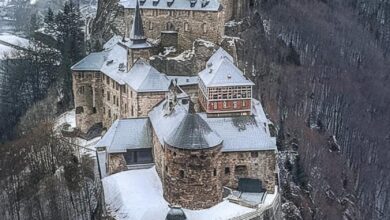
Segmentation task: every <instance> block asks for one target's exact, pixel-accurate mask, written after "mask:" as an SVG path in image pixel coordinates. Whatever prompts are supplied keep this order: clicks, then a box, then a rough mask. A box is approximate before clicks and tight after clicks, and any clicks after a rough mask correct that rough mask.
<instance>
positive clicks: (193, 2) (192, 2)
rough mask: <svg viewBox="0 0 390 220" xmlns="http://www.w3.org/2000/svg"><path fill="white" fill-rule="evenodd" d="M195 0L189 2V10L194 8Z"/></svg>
mask: <svg viewBox="0 0 390 220" xmlns="http://www.w3.org/2000/svg"><path fill="white" fill-rule="evenodd" d="M196 2H197V0H190V6H191V8H193V7H195V5H196Z"/></svg>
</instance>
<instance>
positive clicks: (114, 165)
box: [108, 154, 127, 174]
mask: <svg viewBox="0 0 390 220" xmlns="http://www.w3.org/2000/svg"><path fill="white" fill-rule="evenodd" d="M108 169H109V170H108V173H109V174H114V173H119V172H122V171H125V170H127V166H126V160H125V157H124V156H123V154H110V155H109V159H108Z"/></svg>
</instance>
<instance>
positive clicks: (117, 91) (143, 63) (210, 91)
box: [72, 0, 277, 209]
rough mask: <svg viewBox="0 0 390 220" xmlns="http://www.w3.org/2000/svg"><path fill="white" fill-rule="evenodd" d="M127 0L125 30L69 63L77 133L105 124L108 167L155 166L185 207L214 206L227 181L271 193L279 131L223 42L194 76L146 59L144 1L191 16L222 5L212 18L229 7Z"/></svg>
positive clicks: (171, 197) (171, 196) (167, 192)
mask: <svg viewBox="0 0 390 220" xmlns="http://www.w3.org/2000/svg"><path fill="white" fill-rule="evenodd" d="M223 2H224V1H223ZM226 2H228V1H226ZM132 3H134V5H132ZM122 4H125V2H122ZM126 5H127V6H128V7H129V8H132V7H133V6H134V13H133V22H132V24H131V25H130V24H129V26H130V27H131V29H130V30H128V32H129V33H128V37H126V38H122V37H113V38H112V39H111V40H109V41H108V42H107V43H106V44H105V45H104V50H103V51H101V52H96V53H91V54H89V55H88V56H87V57H85V58H84V59H83V60H81V61H80V62H78V63H77V64H75V65H74V66H73V67H72V71H73V92H74V97H75V100H74V101H75V106H76V125H77V127H78V128H79V129H80V131H81V132H87V131H88V130H89V129H90V128H91V127H93V126H95V125H100V126H102V127H103V128H106V129H107V131H106V132H105V134H104V136H103V137H102V139H101V140H100V141H99V142H98V143H97V145H96V147H97V149H98V151H99V152H100V153H102V154H103V155H104V156H103V157H101V158H99V160H100V161H99V162H100V164H102V165H101V166H100V169H102V170H103V172H104V173H107V174H108V175H109V174H113V173H117V172H121V171H124V170H128V169H142V168H146V167H152V166H155V169H156V171H157V173H158V175H159V177H160V179H161V182H162V184H163V189H164V198H165V199H166V201H168V202H169V203H171V204H174V205H180V206H182V207H184V208H188V209H203V208H208V207H211V206H214V205H216V204H217V203H219V202H221V201H222V197H223V189H224V187H228V188H232V189H238V190H244V188H245V187H243V186H244V185H245V183H248V182H251V183H256V184H257V185H256V184H255V189H254V192H268V193H274V190H275V186H276V184H277V172H276V170H277V169H276V166H277V165H276V153H277V149H276V138H275V137H273V135H271V132H270V129H269V125H270V124H271V122H270V121H269V120H268V119H267V118H266V116H265V114H264V112H263V108H262V106H261V104H260V102H259V101H257V100H256V99H254V98H253V97H252V87H253V85H254V84H253V82H252V81H251V80H249V79H248V78H246V77H245V76H244V74H243V72H242V71H241V70H240V69H239V68H238V67H236V65H235V61H234V59H233V57H232V56H231V55H230V54H228V53H227V52H226V51H225V50H224V49H222V48H220V49H218V50H217V51H215V53H214V54H213V55H212V56H211V57H210V59H209V60H208V62H207V64H206V65H205V67H204V70H203V71H201V72H200V73H199V74H198V76H192V77H186V76H171V75H167V74H164V73H160V72H159V71H158V70H156V69H155V68H153V67H152V66H151V65H150V64H149V63H148V58H149V57H150V56H151V55H152V54H153V53H155V47H156V45H155V44H152V43H150V42H149V41H148V40H147V38H146V34H147V33H148V32H147V31H146V32H145V31H144V24H145V22H143V21H142V12H141V9H140V8H143V9H144V10H143V14H144V16H145V15H146V14H147V13H149V12H150V13H157V14H159V13H162V11H164V10H165V9H166V8H169V7H170V8H175V9H177V11H176V13H177V14H178V15H177V16H179V15H180V12H181V9H183V10H184V8H186V9H187V10H188V11H189V14H194V15H197V13H203V11H206V12H205V13H216V14H215V16H216V17H213V16H214V15H211V14H210V16H209V15H207V16H209V18H210V21H217V23H216V25H218V22H224V21H225V17H222V18H221V17H220V16H222V15H224V16H227V14H228V12H227V9H225V10H223V9H222V8H221V7H222V6H221V5H220V4H219V1H217V0H209V1H208V0H205V1H196V0H191V1H180V0H176V1H175V0H165V1H164V0H160V1H159V0H153V1H152V0H140V1H139V3H138V1H137V2H135V1H130V0H127V4H126ZM159 5H160V6H159ZM152 7H161V8H158V9H150V8H152ZM191 8H194V10H191ZM156 10H157V12H155V11H156ZM169 11H171V10H167V12H168V13H169ZM184 11H185V10H184ZM199 11H202V12H199ZM186 13H187V12H186ZM230 13H231V12H230ZM195 17H196V16H195ZM147 18H148V17H147ZM149 18H150V19H152V16H150V17H149ZM227 18H228V17H226V19H227ZM153 19H154V18H153ZM155 19H157V17H156V18H155ZM213 19H215V20H213ZM183 21H184V24H185V22H186V20H181V19H173V18H172V22H178V23H180V22H183ZM187 21H188V23H189V24H194V25H196V24H197V21H196V19H195V20H194V22H192V20H191V19H190V20H187ZM148 22H150V21H148V20H147V21H146V23H148ZM152 26H153V27H154V24H153V25H152ZM146 27H148V26H146ZM156 28H157V27H156ZM210 28H211V27H210ZM149 29H150V28H149ZM215 29H216V30H217V31H218V27H215ZM184 30H185V28H184ZM159 31H160V30H159ZM145 33H146V34H145ZM179 33H180V32H179ZM206 33H208V31H205V33H204V34H205V35H206ZM184 35H186V34H184ZM212 35H213V34H211V37H212V38H213V36H212ZM188 36H191V34H189V35H188ZM215 36H216V37H221V35H219V34H216V35H215ZM195 37H202V36H195ZM178 39H182V40H183V41H186V40H188V41H191V40H193V38H192V37H185V36H183V37H179V38H178ZM182 45H184V46H185V45H186V43H183V44H182ZM252 188H253V184H252ZM250 191H251V190H250ZM252 191H253V189H252Z"/></svg>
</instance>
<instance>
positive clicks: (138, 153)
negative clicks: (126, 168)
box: [124, 149, 153, 165]
mask: <svg viewBox="0 0 390 220" xmlns="http://www.w3.org/2000/svg"><path fill="white" fill-rule="evenodd" d="M124 157H125V161H126V164H127V165H131V164H147V163H152V162H153V156H152V150H151V149H139V150H127V152H126V153H125V154H124Z"/></svg>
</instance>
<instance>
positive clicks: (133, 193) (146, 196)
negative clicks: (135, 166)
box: [102, 167, 254, 220]
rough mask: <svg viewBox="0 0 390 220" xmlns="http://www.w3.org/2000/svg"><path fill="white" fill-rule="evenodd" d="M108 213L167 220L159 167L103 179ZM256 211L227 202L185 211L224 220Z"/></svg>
mask: <svg viewBox="0 0 390 220" xmlns="http://www.w3.org/2000/svg"><path fill="white" fill-rule="evenodd" d="M102 181H103V187H104V193H105V199H106V204H107V207H108V211H109V212H111V215H112V216H113V217H115V219H117V220H130V219H131V220H164V219H165V217H166V215H167V213H168V211H169V207H168V202H167V201H165V199H164V197H163V189H162V184H161V181H160V178H159V177H158V175H157V172H156V170H155V168H154V167H153V168H150V169H142V170H131V171H125V172H121V173H117V174H114V175H111V176H109V177H106V178H103V180H102ZM252 211H254V209H250V208H246V207H243V206H240V205H237V204H233V203H230V202H228V201H226V200H225V201H223V202H221V203H219V204H218V205H216V206H213V207H211V208H209V209H203V210H188V209H184V212H185V214H186V216H187V218H188V219H196V220H223V219H229V218H233V217H237V216H240V215H243V214H246V213H249V212H252Z"/></svg>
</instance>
